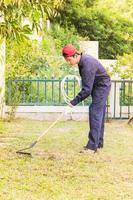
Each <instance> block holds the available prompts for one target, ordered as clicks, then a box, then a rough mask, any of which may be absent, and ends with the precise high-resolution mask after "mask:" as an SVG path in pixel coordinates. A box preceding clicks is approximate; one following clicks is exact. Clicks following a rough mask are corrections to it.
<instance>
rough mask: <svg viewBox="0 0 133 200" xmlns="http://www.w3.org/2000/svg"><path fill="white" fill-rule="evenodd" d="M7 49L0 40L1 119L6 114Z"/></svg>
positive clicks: (0, 39)
mask: <svg viewBox="0 0 133 200" xmlns="http://www.w3.org/2000/svg"><path fill="white" fill-rule="evenodd" d="M3 21H4V17H3V16H2V17H0V22H3ZM5 47H6V42H5V39H4V38H0V118H3V117H4V114H5Z"/></svg>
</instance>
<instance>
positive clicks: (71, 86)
mask: <svg viewBox="0 0 133 200" xmlns="http://www.w3.org/2000/svg"><path fill="white" fill-rule="evenodd" d="M79 90H80V88H79V86H78V84H77V81H76V80H75V79H74V80H66V84H65V91H66V93H67V95H68V96H70V97H71V98H73V97H75V95H76V94H77V93H78V92H79ZM112 95H113V102H112V100H111V98H109V99H108V101H107V110H108V114H109V112H110V107H111V108H112V106H113V109H112V117H113V118H129V116H130V114H131V113H132V107H133V80H118V81H117V80H115V81H112V91H111V96H112ZM90 102H91V98H90V97H89V98H87V99H86V100H85V105H89V104H90ZM111 104H113V105H111ZM6 105H17V106H18V105H20V106H30V105H38V106H43V105H45V106H49V105H58V106H60V105H65V102H64V99H63V97H62V95H61V79H55V78H51V79H46V78H45V79H16V80H8V81H6ZM118 107H119V108H118ZM125 110H126V111H125Z"/></svg>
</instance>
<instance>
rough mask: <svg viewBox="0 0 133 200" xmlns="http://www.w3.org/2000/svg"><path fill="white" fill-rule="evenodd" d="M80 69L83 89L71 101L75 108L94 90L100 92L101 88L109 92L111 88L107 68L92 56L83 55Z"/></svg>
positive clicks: (79, 65)
mask: <svg viewBox="0 0 133 200" xmlns="http://www.w3.org/2000/svg"><path fill="white" fill-rule="evenodd" d="M78 67H79V74H80V76H81V82H82V89H81V91H80V92H79V93H78V95H77V96H76V97H75V98H74V99H73V100H72V101H71V104H72V105H74V106H75V105H77V104H78V103H80V102H81V101H83V100H84V99H85V98H87V97H88V96H89V95H91V94H92V92H93V90H99V89H100V88H101V87H102V88H103V87H104V88H105V90H106V89H107V90H108V89H109V88H110V86H111V81H110V77H109V75H108V74H107V72H106V70H105V68H104V67H103V66H102V64H101V63H100V62H99V61H98V60H96V59H95V58H93V57H92V56H90V55H86V54H81V59H80V62H79V64H78Z"/></svg>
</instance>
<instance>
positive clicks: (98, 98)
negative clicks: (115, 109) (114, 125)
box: [86, 87, 110, 151]
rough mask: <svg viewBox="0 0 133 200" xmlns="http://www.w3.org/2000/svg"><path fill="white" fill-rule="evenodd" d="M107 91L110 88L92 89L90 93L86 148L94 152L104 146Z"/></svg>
mask: <svg viewBox="0 0 133 200" xmlns="http://www.w3.org/2000/svg"><path fill="white" fill-rule="evenodd" d="M109 91H110V87H101V88H94V89H93V92H92V103H91V105H90V107H89V125H90V131H89V135H88V138H89V141H88V143H87V146H86V147H87V148H89V149H91V150H94V151H96V150H97V148H102V147H103V145H104V119H105V112H106V101H107V97H108V95H109Z"/></svg>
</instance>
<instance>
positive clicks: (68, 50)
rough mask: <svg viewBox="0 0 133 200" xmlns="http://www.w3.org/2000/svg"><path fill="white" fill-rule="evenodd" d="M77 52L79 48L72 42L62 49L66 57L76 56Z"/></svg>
mask: <svg viewBox="0 0 133 200" xmlns="http://www.w3.org/2000/svg"><path fill="white" fill-rule="evenodd" d="M75 53H77V49H76V48H75V47H74V46H73V45H72V44H67V45H66V46H64V48H63V49H62V55H63V56H65V57H70V56H74V55H75Z"/></svg>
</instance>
